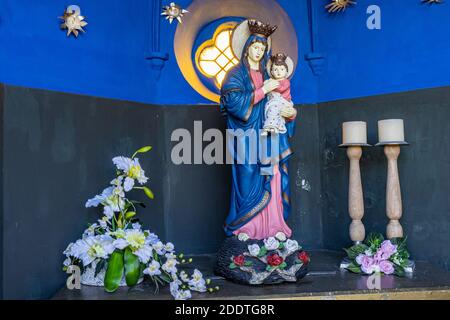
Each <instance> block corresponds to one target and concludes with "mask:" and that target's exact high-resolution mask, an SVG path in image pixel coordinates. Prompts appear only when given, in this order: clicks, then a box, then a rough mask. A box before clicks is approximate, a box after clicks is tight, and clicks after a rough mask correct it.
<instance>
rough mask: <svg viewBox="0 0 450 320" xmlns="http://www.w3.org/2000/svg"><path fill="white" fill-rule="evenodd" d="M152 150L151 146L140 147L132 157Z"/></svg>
mask: <svg viewBox="0 0 450 320" xmlns="http://www.w3.org/2000/svg"><path fill="white" fill-rule="evenodd" d="M150 150H152V147H151V146H146V147H142V148H140V149H138V150H137V151H136V152H135V153H134V154H133V156H132V157H131V158H134V157H135V156H136V155H137V154H138V153H146V152H149V151H150Z"/></svg>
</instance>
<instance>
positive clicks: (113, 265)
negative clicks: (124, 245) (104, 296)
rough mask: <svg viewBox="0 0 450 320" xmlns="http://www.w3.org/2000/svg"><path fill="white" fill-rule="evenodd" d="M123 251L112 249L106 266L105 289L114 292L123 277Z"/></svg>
mask: <svg viewBox="0 0 450 320" xmlns="http://www.w3.org/2000/svg"><path fill="white" fill-rule="evenodd" d="M123 271H124V270H123V251H122V250H116V251H114V252H113V253H112V254H111V256H110V257H109V260H108V268H107V269H106V274H105V280H104V285H105V291H106V292H114V291H116V290H117V288H119V285H120V282H121V281H122V277H123Z"/></svg>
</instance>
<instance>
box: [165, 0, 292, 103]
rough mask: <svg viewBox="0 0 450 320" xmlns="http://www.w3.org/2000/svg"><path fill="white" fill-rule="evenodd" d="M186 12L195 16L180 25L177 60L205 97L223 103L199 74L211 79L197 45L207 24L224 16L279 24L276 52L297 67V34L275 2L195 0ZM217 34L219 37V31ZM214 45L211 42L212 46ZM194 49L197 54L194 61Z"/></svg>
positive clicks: (178, 29) (187, 77) (176, 52)
mask: <svg viewBox="0 0 450 320" xmlns="http://www.w3.org/2000/svg"><path fill="white" fill-rule="evenodd" d="M186 9H187V10H188V11H189V12H191V14H188V15H185V17H184V19H183V20H184V21H183V24H179V25H178V26H177V30H176V32H175V38H174V50H175V57H176V60H177V63H178V66H179V68H180V70H181V73H182V74H183V76H184V78H185V79H186V81H187V82H188V83H189V84H190V85H191V86H192V88H194V89H195V90H196V91H197V92H198V93H199V94H201V95H202V96H203V97H205V98H207V99H209V100H211V101H213V102H216V103H218V102H219V101H220V96H219V95H218V94H217V93H216V92H214V91H213V90H211V88H209V87H208V86H207V85H205V83H204V82H203V81H202V79H201V77H200V76H199V74H198V71H196V69H197V70H199V71H200V72H201V74H202V75H204V76H205V77H211V76H210V75H207V74H208V73H207V72H205V71H206V70H205V68H203V69H202V67H201V65H200V63H199V62H197V61H199V60H197V58H198V57H199V56H197V54H198V55H200V51H199V49H200V48H201V47H202V46H203V44H202V45H200V47H199V48H198V49H197V48H194V43H195V41H196V38H197V35H198V34H199V32H200V31H201V29H202V28H203V27H204V26H205V25H207V24H208V23H211V22H213V21H216V20H220V19H222V18H224V17H241V18H242V19H249V18H252V19H258V20H261V21H264V22H268V23H270V24H272V25H277V26H278V29H277V31H276V33H275V35H274V37H273V39H272V52H274V53H276V52H283V53H286V54H287V55H289V56H290V57H291V58H292V60H293V61H294V65H295V66H297V61H298V41H297V34H296V32H295V28H294V26H293V25H292V22H291V20H290V18H289V16H288V15H287V13H286V12H285V11H284V10H283V8H282V7H281V6H280V5H279V4H278V3H277V2H276V1H275V0H246V1H242V0H227V1H223V0H200V1H199V0H194V1H193V2H192V3H191V5H190V6H189V7H188V8H186ZM217 30H219V28H218V29H217ZM219 33H220V30H219ZM215 35H217V32H216V33H215ZM213 38H214V37H213ZM211 44H212V43H211V42H210V43H209V46H211ZM205 47H208V45H207V44H205V46H204V48H205ZM204 48H203V49H204ZM194 50H196V52H195V55H194V59H193V58H192V57H193V51H194ZM194 60H195V61H194ZM236 60H237V59H236ZM222 63H223V62H222ZM194 65H195V66H194ZM211 68H213V67H211ZM217 74H218V73H217ZM214 77H215V76H214ZM219 80H220V78H219ZM214 81H217V83H216V85H219V82H220V81H218V80H214Z"/></svg>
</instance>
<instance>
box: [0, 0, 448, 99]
mask: <svg viewBox="0 0 450 320" xmlns="http://www.w3.org/2000/svg"><path fill="white" fill-rule="evenodd" d="M152 1H157V0H133V1H124V0H97V1H90V0H78V1H76V4H78V5H80V7H81V9H82V14H83V15H85V16H86V17H87V21H88V23H89V25H88V26H87V27H86V30H87V33H86V34H83V35H81V36H80V37H79V38H78V39H74V38H73V37H70V38H66V36H65V34H64V31H62V30H60V29H59V24H60V21H59V19H57V17H58V16H60V15H61V14H62V12H63V10H64V8H65V6H66V5H67V4H68V3H67V2H66V1H55V0H40V1H27V0H2V1H1V2H0V82H4V83H7V84H14V85H20V86H27V87H35V88H44V89H50V90H55V91H63V92H71V93H80V94H86V95H92V96H100V97H109V98H115V99H124V100H132V101H139V102H146V103H153V104H204V103H210V102H209V101H208V100H206V99H204V98H202V97H201V96H200V95H199V94H197V93H196V92H195V91H194V90H193V89H192V88H191V87H190V86H189V84H188V83H187V82H186V81H185V80H184V78H183V77H182V75H181V72H180V71H179V69H178V65H177V63H176V60H175V57H174V53H173V36H174V33H175V30H176V26H177V24H176V23H173V24H172V25H169V24H168V23H167V22H166V21H164V20H162V19H161V44H160V46H161V47H160V49H161V51H164V52H167V53H168V54H169V61H168V62H167V63H166V66H165V68H164V69H163V73H162V75H161V77H160V79H159V80H156V79H155V77H154V76H153V74H152V71H151V65H150V62H149V61H148V60H146V59H145V58H146V56H147V55H148V52H149V50H150V43H151V37H150V36H149V30H150V21H151V19H150V17H151V16H152V15H159V12H153V11H152V9H151V8H152V5H151V4H152ZM169 2H170V1H169V0H163V5H165V4H167V3H169ZM177 2H178V3H179V4H181V5H182V6H183V7H187V6H188V5H189V4H190V2H191V1H190V0H178V1H177ZM278 2H279V3H280V5H281V6H282V7H283V8H284V9H285V10H286V11H287V12H288V13H289V14H290V16H291V18H292V20H293V23H294V26H295V28H296V30H297V35H298V38H299V51H300V52H299V53H300V58H301V59H300V61H299V62H300V64H299V69H297V72H296V75H295V77H294V79H293V86H294V87H295V89H294V90H293V95H294V100H295V102H296V103H314V102H320V101H329V100H335V99H343V98H351V97H357V96H366V95H376V94H382V93H388V92H396V91H404V90H411V89H416V88H426V87H434V86H443V85H448V84H450V80H449V79H450V76H448V74H449V71H450V60H448V59H446V58H447V57H448V56H449V54H450V42H449V41H448V31H449V28H450V20H449V19H448V16H449V13H450V3H444V4H442V5H436V6H426V5H421V4H420V1H419V0H395V1H381V0H373V1H369V0H360V1H358V4H357V5H356V6H354V7H352V8H349V9H348V10H347V11H345V12H344V13H342V14H337V15H329V14H328V13H327V12H326V11H325V9H324V5H325V4H326V3H327V2H328V0H312V6H313V24H312V25H310V22H309V19H308V10H307V7H308V6H307V3H308V1H307V0H279V1H278ZM371 4H378V5H380V7H381V9H382V29H381V30H375V31H369V30H368V29H367V28H366V19H367V14H366V9H367V7H368V6H369V5H371ZM190 14H195V13H190ZM311 30H312V31H313V33H314V38H313V41H311V39H310V31H311ZM312 46H314V48H312ZM312 49H314V51H315V52H320V53H323V54H325V56H326V57H327V58H326V60H325V69H324V72H323V74H322V75H320V76H314V75H313V73H312V72H311V69H310V68H309V66H308V62H307V61H306V60H305V59H304V55H305V54H307V53H310V52H311V51H312ZM168 92H170V93H171V94H168ZM174 92H175V93H177V94H173V93H174Z"/></svg>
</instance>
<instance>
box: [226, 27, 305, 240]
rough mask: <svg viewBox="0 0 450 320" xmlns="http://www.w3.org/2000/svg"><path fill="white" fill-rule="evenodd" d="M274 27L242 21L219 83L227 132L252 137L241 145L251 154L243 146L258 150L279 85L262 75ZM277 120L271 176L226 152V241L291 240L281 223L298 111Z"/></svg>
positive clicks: (259, 165) (285, 112) (287, 208)
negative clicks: (233, 62) (281, 129)
mask: <svg viewBox="0 0 450 320" xmlns="http://www.w3.org/2000/svg"><path fill="white" fill-rule="evenodd" d="M276 28H277V27H276V26H270V25H267V24H264V23H262V22H259V21H256V20H245V21H244V22H242V23H241V24H239V25H238V26H237V27H236V29H235V30H234V32H233V36H232V49H233V51H234V54H235V55H236V57H239V58H240V63H239V64H238V65H237V66H236V67H234V68H233V69H232V70H230V71H229V73H228V75H227V76H226V78H225V80H224V82H223V85H222V89H221V100H220V108H221V112H222V113H223V114H225V115H226V121H227V128H228V129H231V130H233V131H234V132H236V130H239V129H242V130H243V131H244V132H249V131H248V130H250V131H253V132H256V135H255V137H256V139H245V140H243V141H244V144H246V149H245V150H252V149H251V146H249V145H248V144H250V143H255V141H256V145H257V148H260V142H261V140H262V139H263V138H262V137H261V136H260V130H261V129H262V128H263V125H264V106H265V104H266V102H267V95H268V94H269V93H270V92H272V91H273V90H276V89H277V88H278V86H279V82H278V81H277V80H274V79H271V78H270V77H269V75H268V73H267V71H266V65H267V63H268V62H269V59H270V56H271V35H272V34H273V33H274V32H275V30H276ZM281 115H282V116H283V117H284V118H285V120H286V127H287V132H286V133H283V134H279V135H277V139H278V143H277V145H278V147H277V149H278V150H276V152H275V153H271V154H270V158H271V159H270V160H271V161H274V160H275V161H274V162H272V163H275V164H274V165H272V166H271V173H270V174H268V175H267V174H263V172H264V168H265V167H267V162H266V161H261V160H260V159H259V158H258V160H257V161H255V162H252V161H247V160H249V158H251V157H250V156H248V155H247V154H246V158H245V161H243V163H242V161H241V163H239V161H237V160H238V159H237V154H238V152H237V150H236V149H237V148H238V147H237V146H236V144H233V146H232V148H234V149H233V150H228V151H229V152H230V154H232V155H233V157H234V159H233V160H234V161H233V164H232V189H231V201H230V211H229V213H228V217H227V218H226V221H225V226H224V229H225V232H226V234H227V235H228V236H233V235H235V236H238V237H239V239H240V240H247V239H249V238H250V239H256V240H263V239H267V238H269V237H277V238H281V237H285V238H286V237H287V238H289V237H291V234H292V231H291V229H290V228H289V226H288V225H287V224H286V219H287V218H288V216H289V212H290V199H289V196H290V192H289V173H288V159H289V157H290V156H291V155H292V151H291V148H290V145H289V138H290V137H291V136H292V135H293V133H294V124H295V121H293V120H294V119H295V117H296V116H297V112H296V110H295V109H294V108H292V107H289V108H285V109H283V110H282V111H281ZM258 154H259V151H258ZM266 160H267V159H266Z"/></svg>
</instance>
